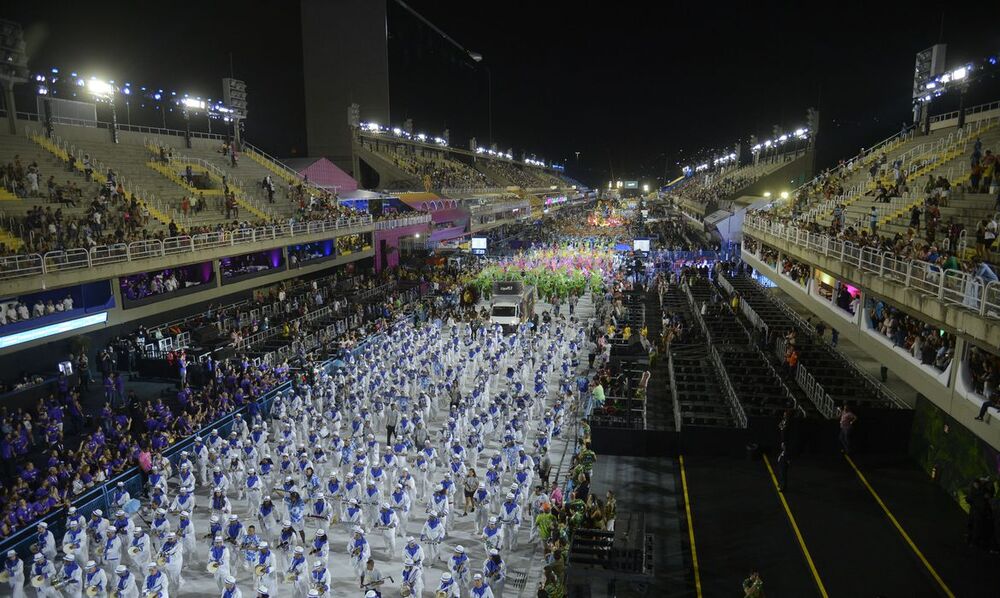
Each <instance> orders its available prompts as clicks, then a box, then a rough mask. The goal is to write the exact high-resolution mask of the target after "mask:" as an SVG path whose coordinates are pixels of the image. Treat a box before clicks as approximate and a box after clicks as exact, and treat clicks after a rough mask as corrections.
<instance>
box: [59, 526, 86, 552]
mask: <svg viewBox="0 0 1000 598" xmlns="http://www.w3.org/2000/svg"><path fill="white" fill-rule="evenodd" d="M62 545H63V550H64V551H67V550H66V549H67V547H68V548H69V550H68V551H67V552H70V553H71V554H72V555H73V556H75V557H76V560H77V562H81V563H85V562H87V560H88V559H87V547H88V542H87V533H86V532H84V531H83V530H82V529H80V522H79V521H78V520H76V519H71V520H70V521H69V529H67V530H66V533H65V534H63V541H62Z"/></svg>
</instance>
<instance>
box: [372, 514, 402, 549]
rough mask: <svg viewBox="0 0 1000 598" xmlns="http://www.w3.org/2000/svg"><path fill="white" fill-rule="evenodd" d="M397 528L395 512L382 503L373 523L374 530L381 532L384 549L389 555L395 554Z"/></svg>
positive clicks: (397, 522) (397, 520)
mask: <svg viewBox="0 0 1000 598" xmlns="http://www.w3.org/2000/svg"><path fill="white" fill-rule="evenodd" d="M398 528H399V518H398V517H396V512H395V511H393V510H392V507H390V506H389V503H387V502H385V503H382V508H381V510H379V515H378V520H377V521H376V522H375V529H377V530H379V531H380V532H382V540H383V542H384V543H385V549H386V550H387V551H388V552H389V554H394V553H395V552H396V532H397V530H398Z"/></svg>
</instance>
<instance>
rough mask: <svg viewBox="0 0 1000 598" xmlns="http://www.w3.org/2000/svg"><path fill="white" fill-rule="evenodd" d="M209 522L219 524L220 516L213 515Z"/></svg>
mask: <svg viewBox="0 0 1000 598" xmlns="http://www.w3.org/2000/svg"><path fill="white" fill-rule="evenodd" d="M208 520H209V521H211V522H212V523H218V522H219V516H218V515H212V516H211V517H209V518H208Z"/></svg>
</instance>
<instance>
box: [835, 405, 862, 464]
mask: <svg viewBox="0 0 1000 598" xmlns="http://www.w3.org/2000/svg"><path fill="white" fill-rule="evenodd" d="M839 415H840V448H841V451H842V452H843V453H844V454H845V455H850V454H851V436H852V434H853V433H854V424H855V423H856V422H857V421H858V416H856V415H854V411H853V410H852V409H851V406H850V405H844V406H843V408H841V409H840V411H839Z"/></svg>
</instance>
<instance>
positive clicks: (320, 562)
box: [313, 561, 323, 569]
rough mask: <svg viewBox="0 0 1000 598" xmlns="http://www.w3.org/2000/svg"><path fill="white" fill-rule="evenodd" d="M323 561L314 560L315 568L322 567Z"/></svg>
mask: <svg viewBox="0 0 1000 598" xmlns="http://www.w3.org/2000/svg"><path fill="white" fill-rule="evenodd" d="M322 568H323V561H313V569H322Z"/></svg>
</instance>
